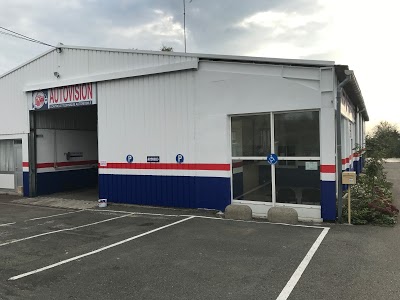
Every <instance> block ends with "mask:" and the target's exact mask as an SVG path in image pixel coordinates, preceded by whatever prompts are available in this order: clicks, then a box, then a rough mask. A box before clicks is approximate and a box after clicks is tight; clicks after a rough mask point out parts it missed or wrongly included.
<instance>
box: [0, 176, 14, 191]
mask: <svg viewBox="0 0 400 300" xmlns="http://www.w3.org/2000/svg"><path fill="white" fill-rule="evenodd" d="M14 185H15V183H14V174H0V189H9V190H13V189H14V188H15V186H14Z"/></svg>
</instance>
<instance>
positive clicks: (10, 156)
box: [0, 140, 14, 172]
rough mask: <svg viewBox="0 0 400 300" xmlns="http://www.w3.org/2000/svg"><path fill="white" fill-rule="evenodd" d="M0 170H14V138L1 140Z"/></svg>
mask: <svg viewBox="0 0 400 300" xmlns="http://www.w3.org/2000/svg"><path fill="white" fill-rule="evenodd" d="M0 172H14V141H13V140H0Z"/></svg>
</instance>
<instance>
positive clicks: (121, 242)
mask: <svg viewBox="0 0 400 300" xmlns="http://www.w3.org/2000/svg"><path fill="white" fill-rule="evenodd" d="M193 218H194V216H191V217H188V218H186V219H183V220H179V221H176V222H174V223H171V224H168V225H164V226H161V227H158V228H156V229H153V230H150V231H147V232H144V233H141V234H138V235H135V236H133V237H130V238H127V239H125V240H122V241H119V242H117V243H114V244H111V245H108V246H105V247H102V248H99V249H97V250H94V251H91V252H88V253H85V254H81V255H78V256H74V257H71V258H69V259H66V260H62V261H60V262H58V263H55V264H52V265H48V266H46V267H43V268H40V269H36V270H33V271H30V272H26V273H23V274H20V275H16V276H13V277H11V278H9V279H8V280H17V279H20V278H23V277H27V276H29V275H32V274H36V273H39V272H43V271H45V270H48V269H52V268H55V267H58V266H61V265H63V264H66V263H69V262H71V261H74V260H78V259H81V258H83V257H86V256H89V255H93V254H96V253H99V252H102V251H104V250H107V249H110V248H113V247H116V246H119V245H122V244H125V243H127V242H130V241H133V240H135V239H138V238H141V237H142V236H145V235H149V234H152V233H154V232H156V231H160V230H162V229H165V228H168V227H171V226H174V225H176V224H179V223H182V222H185V221H187V220H190V219H193Z"/></svg>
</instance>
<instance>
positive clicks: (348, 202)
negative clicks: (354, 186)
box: [347, 186, 351, 224]
mask: <svg viewBox="0 0 400 300" xmlns="http://www.w3.org/2000/svg"><path fill="white" fill-rule="evenodd" d="M350 191H351V187H350V186H349V192H348V199H347V208H348V212H347V219H348V223H349V224H351V196H350V193H351V192H350Z"/></svg>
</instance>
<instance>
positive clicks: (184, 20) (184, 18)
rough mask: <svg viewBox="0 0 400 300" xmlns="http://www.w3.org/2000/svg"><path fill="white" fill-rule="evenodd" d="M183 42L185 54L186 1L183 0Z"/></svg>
mask: <svg viewBox="0 0 400 300" xmlns="http://www.w3.org/2000/svg"><path fill="white" fill-rule="evenodd" d="M183 40H184V43H185V53H186V0H183Z"/></svg>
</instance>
